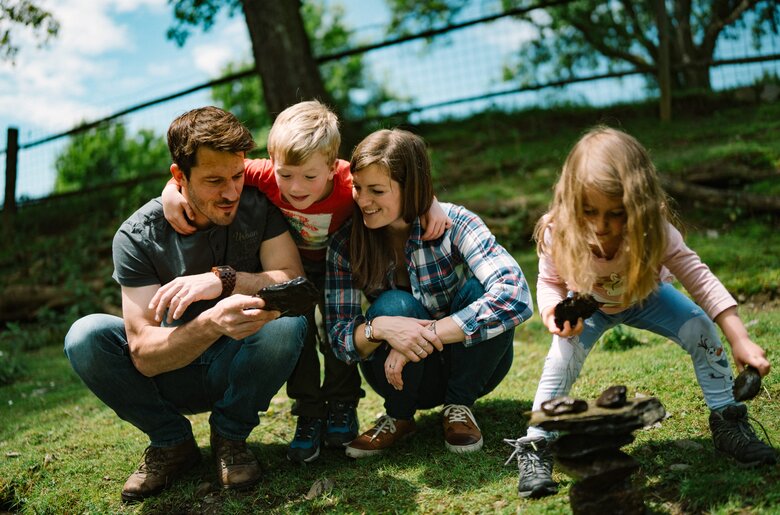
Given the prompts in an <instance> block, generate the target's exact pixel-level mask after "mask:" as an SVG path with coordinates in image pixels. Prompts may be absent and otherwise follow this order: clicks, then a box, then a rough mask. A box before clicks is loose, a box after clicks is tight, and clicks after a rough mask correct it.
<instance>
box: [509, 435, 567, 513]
mask: <svg viewBox="0 0 780 515" xmlns="http://www.w3.org/2000/svg"><path fill="white" fill-rule="evenodd" d="M504 441H505V442H506V443H508V444H509V445H511V446H512V447H514V448H515V450H514V451H512V454H511V455H510V456H509V459H508V460H506V463H504V465H506V464H508V463H509V462H510V461H512V458H514V457H517V469H518V471H519V472H520V479H519V481H518V483H517V493H518V495H519V496H520V497H531V498H538V497H544V496H546V495H553V494H555V493H557V492H558V484H557V483H556V482H555V481H553V480H552V469H553V457H552V454H551V453H550V449H549V442H548V441H547V440H546V439H545V438H544V437H536V438H534V437H528V436H526V437H523V438H518V439H517V440H513V439H505V440H504Z"/></svg>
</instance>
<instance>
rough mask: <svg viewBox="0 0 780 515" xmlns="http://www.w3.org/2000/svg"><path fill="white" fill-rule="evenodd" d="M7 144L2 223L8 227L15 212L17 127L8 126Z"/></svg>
mask: <svg viewBox="0 0 780 515" xmlns="http://www.w3.org/2000/svg"><path fill="white" fill-rule="evenodd" d="M7 141H8V144H7V146H6V149H5V202H4V204H3V225H4V228H5V229H10V227H11V225H12V222H13V217H14V215H15V214H16V163H17V156H18V155H19V129H17V128H16V127H8V140H7Z"/></svg>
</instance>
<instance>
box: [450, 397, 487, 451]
mask: <svg viewBox="0 0 780 515" xmlns="http://www.w3.org/2000/svg"><path fill="white" fill-rule="evenodd" d="M442 418H443V421H442V422H443V425H444V445H445V446H446V447H447V449H449V450H450V451H452V452H456V453H458V454H460V453H464V452H473V451H478V450H480V449H481V448H482V442H483V440H482V432H481V431H480V430H479V426H478V425H477V421H476V420H475V419H474V415H473V414H472V413H471V410H470V409H469V408H467V407H466V406H463V405H462V404H447V405H445V406H444V413H443V417H442Z"/></svg>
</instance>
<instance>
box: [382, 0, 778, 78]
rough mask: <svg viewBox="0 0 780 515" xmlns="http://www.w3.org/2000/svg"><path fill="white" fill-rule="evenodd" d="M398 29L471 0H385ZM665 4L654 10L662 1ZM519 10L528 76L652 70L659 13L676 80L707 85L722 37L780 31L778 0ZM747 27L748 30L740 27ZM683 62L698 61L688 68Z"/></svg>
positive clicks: (507, 3) (577, 0)
mask: <svg viewBox="0 0 780 515" xmlns="http://www.w3.org/2000/svg"><path fill="white" fill-rule="evenodd" d="M387 2H388V4H389V6H390V8H391V10H392V13H393V18H392V22H391V24H390V27H389V28H390V30H391V31H392V32H393V33H408V32H413V31H415V30H420V29H421V28H429V27H431V26H439V25H441V24H444V23H448V22H451V21H452V20H453V19H454V18H455V17H457V16H458V15H459V14H460V13H461V12H462V11H463V9H464V8H465V7H467V6H468V5H470V4H472V3H473V0H425V1H420V2H418V1H412V0H387ZM539 3H540V2H539V0H502V5H503V7H504V9H524V8H531V7H533V6H534V5H537V4H539ZM659 5H660V6H664V7H665V9H664V10H662V11H660V12H659V11H657V8H658V6H659ZM518 18H520V19H522V20H524V21H526V22H528V23H531V24H532V25H534V26H535V27H536V29H537V31H538V37H537V38H536V39H534V40H533V41H529V42H527V43H525V44H523V45H522V46H521V47H520V48H519V49H518V56H517V61H516V63H515V64H513V65H510V66H508V67H507V70H506V71H507V77H508V78H510V77H514V78H517V79H519V80H520V81H521V82H523V83H539V82H542V81H543V80H545V79H556V80H557V79H564V78H568V77H571V76H576V75H578V74H579V75H582V74H584V73H592V71H593V70H594V69H598V68H599V67H603V66H606V68H607V69H608V70H616V69H621V70H626V69H635V70H638V71H646V72H653V71H654V70H655V69H656V67H657V63H658V58H659V57H658V56H659V37H658V34H659V32H658V21H659V20H660V21H661V22H662V23H665V24H666V26H667V27H668V28H669V34H670V54H671V55H670V58H671V66H672V68H673V76H672V79H673V82H674V84H675V85H676V86H677V87H682V88H701V89H709V88H710V81H709V67H708V66H707V64H706V63H708V62H709V61H711V60H712V58H713V55H714V52H715V47H716V44H717V42H718V39H719V38H720V37H721V36H723V37H731V38H733V37H736V35H737V34H738V32H739V31H745V30H749V31H750V33H751V34H752V36H753V40H754V42H755V43H758V41H759V40H760V38H761V37H762V36H764V35H766V34H778V33H779V31H778V24H779V22H780V2H778V0H664V1H660V2H656V1H646V2H636V1H633V0H614V1H610V2H603V1H600V0H574V1H571V2H562V3H560V4H559V5H556V6H552V7H545V8H540V9H534V10H530V11H528V12H526V13H524V14H522V15H519V16H518ZM742 33H744V32H742ZM686 63H700V66H698V67H688V68H683V65H684V64H686Z"/></svg>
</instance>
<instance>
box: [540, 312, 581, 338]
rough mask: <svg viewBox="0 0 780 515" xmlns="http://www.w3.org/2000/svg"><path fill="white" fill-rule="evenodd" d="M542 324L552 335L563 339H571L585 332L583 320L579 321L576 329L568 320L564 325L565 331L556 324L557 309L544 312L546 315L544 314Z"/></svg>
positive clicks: (579, 319)
mask: <svg viewBox="0 0 780 515" xmlns="http://www.w3.org/2000/svg"><path fill="white" fill-rule="evenodd" d="M542 322H543V323H544V326H545V327H546V328H547V330H548V331H550V333H552V334H555V335H558V336H559V337H561V338H571V337H572V336H577V335H579V334H581V333H582V331H583V330H585V324H584V323H583V321H582V318H578V319H577V325H575V326H574V327H572V325H571V323H570V322H569V321H568V320H566V321H565V322H564V323H563V329H561V328H559V327H558V326H557V325H556V324H555V307H551V308H547V309H545V310H544V313H542Z"/></svg>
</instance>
